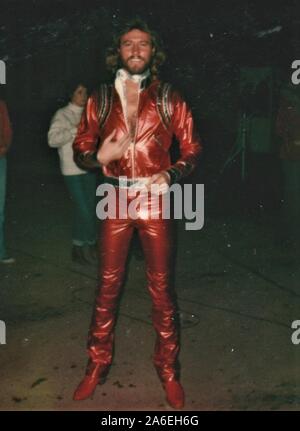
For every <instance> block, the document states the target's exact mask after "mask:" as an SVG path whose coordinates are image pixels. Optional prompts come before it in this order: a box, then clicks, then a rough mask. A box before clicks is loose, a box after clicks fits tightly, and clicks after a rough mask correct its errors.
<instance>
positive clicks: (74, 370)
mask: <svg viewBox="0 0 300 431" xmlns="http://www.w3.org/2000/svg"><path fill="white" fill-rule="evenodd" d="M14 172H15V173H14V174H12V171H11V172H10V176H9V196H8V203H7V240H8V241H7V242H8V245H9V252H10V254H12V255H13V256H15V257H16V259H17V262H16V264H15V265H10V266H3V265H2V266H1V267H0V280H1V285H0V319H1V320H3V321H5V323H6V328H7V333H6V344H5V345H4V344H3V345H0V378H1V386H0V409H1V410H104V411H105V410H109V411H113V410H152V411H155V410H165V411H171V410H172V409H171V408H170V407H168V405H167V403H166V401H165V397H164V393H163V390H162V388H161V386H160V383H159V381H158V378H157V375H156V373H155V370H154V367H153V365H152V359H151V358H152V353H153V347H154V341H155V337H154V330H153V328H152V325H151V318H150V312H151V303H150V298H149V296H148V293H147V290H146V279H145V275H144V262H140V261H137V260H136V259H135V257H132V258H131V260H130V262H129V268H128V269H129V270H128V278H127V281H126V284H125V286H124V294H123V297H122V301H121V306H120V314H119V319H118V322H117V328H116V344H115V346H116V348H115V356H114V363H113V366H112V369H111V372H110V374H109V377H108V379H107V382H106V383H105V385H103V386H99V387H98V388H97V390H96V392H95V395H94V397H93V399H91V400H86V401H82V402H74V401H73V400H72V394H73V391H74V389H75V387H76V385H77V384H78V382H79V380H80V379H81V378H82V376H83V373H84V369H85V364H86V353H85V346H86V336H87V330H88V325H89V322H90V317H91V311H92V305H93V301H94V292H95V287H96V279H97V271H96V268H94V267H84V266H80V265H76V264H73V263H72V262H71V259H70V248H71V246H70V236H71V226H70V224H71V223H70V219H71V205H70V201H69V199H68V196H67V193H66V190H65V188H64V184H63V182H62V178H61V176H60V175H59V172H58V169H57V168H56V165H54V161H53V163H52V164H51V163H50V164H49V166H48V167H47V169H44V167H43V166H42V165H39V166H37V165H36V166H32V165H31V166H28V163H27V164H26V163H24V165H22V164H21V163H20V162H19V165H18V166H17V167H15V169H14ZM16 172H18V173H16ZM275 225H276V224H275V223H274V219H273V216H272V217H270V218H269V219H268V217H265V218H263V219H260V218H256V219H255V218H251V217H243V216H229V215H224V216H218V217H210V216H209V214H208V215H207V216H206V220H205V225H204V227H203V229H202V230H200V231H186V230H185V229H184V224H183V222H178V256H177V264H176V268H175V271H176V289H177V296H178V303H179V308H180V317H181V325H182V347H181V353H180V362H181V366H182V371H181V376H182V377H181V378H182V383H183V385H184V388H185V391H186V406H185V410H198V411H202V410H299V407H300V344H299V345H294V344H293V343H292V341H291V336H292V332H293V329H291V324H292V322H293V321H294V320H298V319H300V307H299V305H300V286H299V275H300V265H299V255H297V253H295V251H294V250H293V249H292V248H288V247H287V248H284V247H283V246H282V244H281V242H280V241H278V238H277V236H276V228H275Z"/></svg>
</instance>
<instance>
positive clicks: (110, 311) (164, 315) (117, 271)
mask: <svg viewBox="0 0 300 431" xmlns="http://www.w3.org/2000/svg"><path fill="white" fill-rule="evenodd" d="M131 199H134V197H132V198H131ZM128 204H130V199H129V202H128ZM143 215H144V214H143ZM135 228H137V229H138V233H139V236H140V240H141V243H142V247H143V251H144V255H145V260H146V268H147V280H148V291H149V293H150V295H151V299H152V320H153V325H154V328H155V331H156V337H157V338H156V344H155V350H154V358H153V360H154V365H155V367H156V369H157V372H158V375H159V377H160V378H161V380H162V381H164V382H166V381H169V380H173V379H175V378H176V375H177V355H178V352H179V342H178V328H177V322H176V321H177V315H176V306H175V301H174V299H173V289H172V286H171V282H170V276H171V271H172V269H173V252H174V230H173V229H174V221H173V220H164V219H161V218H160V219H155V220H152V219H151V218H145V217H144V218H141V217H139V214H136V217H135V218H134V219H132V218H131V217H127V218H126V219H106V220H104V221H102V222H101V229H100V237H99V244H100V268H99V289H98V294H97V298H96V304H95V309H94V315H93V318H92V323H91V327H90V331H89V338H88V354H89V357H90V361H91V363H90V365H92V364H95V365H96V364H101V366H109V365H110V364H111V362H112V354H113V340H114V326H115V318H116V309H117V304H118V298H119V294H120V291H121V286H122V281H123V277H124V272H125V263H126V259H127V254H128V248H129V244H130V240H131V236H132V234H133V230H134V229H135ZM141 288H142V287H141Z"/></svg>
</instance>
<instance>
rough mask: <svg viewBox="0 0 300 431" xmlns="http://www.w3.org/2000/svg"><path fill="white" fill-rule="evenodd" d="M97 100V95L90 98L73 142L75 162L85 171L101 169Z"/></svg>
mask: <svg viewBox="0 0 300 431" xmlns="http://www.w3.org/2000/svg"><path fill="white" fill-rule="evenodd" d="M96 100H97V98H96V95H95V94H94V95H92V96H90V97H89V99H88V101H87V104H86V107H85V110H84V111H83V114H82V117H81V120H80V123H79V126H78V129H77V135H76V137H75V140H74V142H73V151H74V160H75V162H76V163H77V165H78V166H79V167H80V168H83V169H93V168H96V167H100V163H99V162H98V161H97V145H98V139H99V134H100V131H99V121H98V116H97V101H96Z"/></svg>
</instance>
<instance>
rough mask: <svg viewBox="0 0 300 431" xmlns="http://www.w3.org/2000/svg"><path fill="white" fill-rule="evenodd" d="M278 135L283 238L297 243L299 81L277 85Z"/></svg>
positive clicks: (299, 204) (299, 220) (299, 223)
mask: <svg viewBox="0 0 300 431" xmlns="http://www.w3.org/2000/svg"><path fill="white" fill-rule="evenodd" d="M277 133H278V135H279V136H280V137H281V148H280V158H281V160H282V170H283V177H284V195H283V198H284V202H283V221H284V223H283V232H282V233H283V239H284V240H285V241H286V244H287V245H288V246H294V247H297V248H299V245H300V85H294V84H292V83H291V82H288V83H286V84H284V85H283V87H282V89H281V99H280V105H279V111H278V115H277Z"/></svg>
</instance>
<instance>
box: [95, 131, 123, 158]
mask: <svg viewBox="0 0 300 431" xmlns="http://www.w3.org/2000/svg"><path fill="white" fill-rule="evenodd" d="M115 134H116V130H114V131H113V132H112V133H111V134H110V135H108V136H107V138H105V139H104V141H103V143H102V145H101V147H100V148H99V150H98V152H97V160H98V162H99V163H100V164H101V165H104V166H106V165H108V164H109V163H110V162H111V161H113V160H119V159H120V158H121V157H122V156H123V154H124V153H125V151H126V150H127V148H128V147H129V144H130V141H131V139H130V136H129V135H128V134H126V135H124V136H123V138H121V139H119V141H114V140H113V138H114V136H115Z"/></svg>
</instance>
